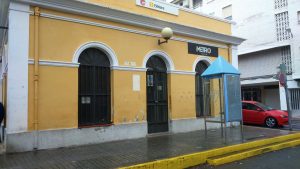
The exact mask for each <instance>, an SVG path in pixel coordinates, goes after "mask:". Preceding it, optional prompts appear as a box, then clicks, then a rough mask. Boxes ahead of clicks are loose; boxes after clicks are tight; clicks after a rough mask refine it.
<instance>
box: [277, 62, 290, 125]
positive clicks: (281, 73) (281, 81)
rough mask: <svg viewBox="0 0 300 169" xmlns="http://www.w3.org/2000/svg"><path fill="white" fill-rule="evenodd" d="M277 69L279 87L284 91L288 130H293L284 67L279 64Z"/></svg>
mask: <svg viewBox="0 0 300 169" xmlns="http://www.w3.org/2000/svg"><path fill="white" fill-rule="evenodd" d="M278 68H279V72H278V74H277V79H278V80H279V84H280V86H283V87H284V90H285V98H286V104H287V111H288V120H289V129H290V130H293V127H292V112H291V109H290V99H289V93H288V92H289V91H288V87H287V76H286V66H285V64H283V63H281V64H280V65H279V67H278Z"/></svg>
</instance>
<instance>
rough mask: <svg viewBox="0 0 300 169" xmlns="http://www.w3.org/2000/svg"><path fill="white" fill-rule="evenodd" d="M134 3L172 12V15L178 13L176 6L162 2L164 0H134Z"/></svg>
mask: <svg viewBox="0 0 300 169" xmlns="http://www.w3.org/2000/svg"><path fill="white" fill-rule="evenodd" d="M135 2H136V5H138V6H142V7H145V8H150V9H154V10H157V11H161V12H165V13H169V14H173V15H178V13H179V12H178V7H176V6H174V5H171V4H168V3H164V2H159V1H156V0H136V1H135Z"/></svg>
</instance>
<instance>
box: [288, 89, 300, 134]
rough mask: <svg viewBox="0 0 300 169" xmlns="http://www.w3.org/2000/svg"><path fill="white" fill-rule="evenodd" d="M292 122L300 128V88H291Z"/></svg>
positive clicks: (295, 126)
mask: <svg viewBox="0 0 300 169" xmlns="http://www.w3.org/2000/svg"><path fill="white" fill-rule="evenodd" d="M289 99H290V102H289V103H290V108H291V109H290V111H291V117H292V118H291V123H292V127H293V128H297V129H299V128H300V89H299V88H298V89H297V88H295V89H289Z"/></svg>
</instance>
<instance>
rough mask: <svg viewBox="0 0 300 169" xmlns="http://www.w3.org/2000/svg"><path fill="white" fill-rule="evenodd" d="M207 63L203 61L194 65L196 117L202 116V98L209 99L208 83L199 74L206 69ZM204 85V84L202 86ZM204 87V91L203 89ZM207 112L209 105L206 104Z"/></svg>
mask: <svg viewBox="0 0 300 169" xmlns="http://www.w3.org/2000/svg"><path fill="white" fill-rule="evenodd" d="M207 67H208V66H207V64H205V63H204V62H199V63H198V64H197V66H196V77H195V79H196V84H195V86H196V116H197V117H203V116H204V111H205V110H204V104H205V102H204V99H206V100H207V101H209V95H210V93H209V89H210V84H209V82H206V83H204V80H203V79H202V78H201V74H202V73H203V72H204V71H205V70H206V69H207ZM204 85H206V86H205V87H204ZM204 89H205V90H206V91H204ZM207 107H208V109H207V111H208V112H207V113H208V114H210V108H209V107H210V106H207Z"/></svg>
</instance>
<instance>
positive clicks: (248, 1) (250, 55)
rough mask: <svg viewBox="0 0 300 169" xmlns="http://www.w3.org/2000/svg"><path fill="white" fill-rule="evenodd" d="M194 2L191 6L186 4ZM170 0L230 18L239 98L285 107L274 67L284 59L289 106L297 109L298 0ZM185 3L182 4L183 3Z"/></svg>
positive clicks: (299, 84) (299, 71) (299, 77)
mask: <svg viewBox="0 0 300 169" xmlns="http://www.w3.org/2000/svg"><path fill="white" fill-rule="evenodd" d="M190 1H192V3H194V4H195V3H196V4H200V5H198V6H194V7H191V6H189V4H192V3H191V2H190ZM173 3H175V4H178V5H182V6H185V5H186V7H188V8H192V9H194V10H196V11H200V12H203V13H206V14H209V15H213V16H218V17H222V18H225V19H229V20H232V21H234V22H235V23H236V24H235V25H234V26H233V28H232V33H233V35H234V36H239V37H243V38H245V39H247V40H246V41H244V42H243V43H242V44H241V45H239V46H238V62H239V63H238V66H239V70H240V72H241V84H242V97H243V98H242V99H244V100H257V101H261V102H263V103H265V104H268V105H270V106H272V107H274V108H278V109H283V110H286V109H287V105H286V99H285V92H284V89H283V87H280V85H279V84H278V80H276V79H274V78H273V77H274V76H275V75H276V74H277V72H278V69H277V67H278V66H279V64H281V63H284V64H285V65H286V67H287V72H288V88H289V89H290V92H291V103H292V104H291V105H292V108H293V109H300V101H299V100H300V0H174V1H173ZM184 4H185V5H184Z"/></svg>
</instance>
